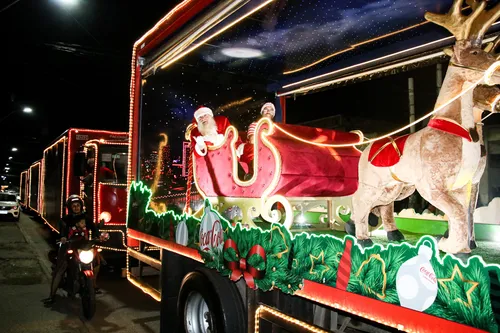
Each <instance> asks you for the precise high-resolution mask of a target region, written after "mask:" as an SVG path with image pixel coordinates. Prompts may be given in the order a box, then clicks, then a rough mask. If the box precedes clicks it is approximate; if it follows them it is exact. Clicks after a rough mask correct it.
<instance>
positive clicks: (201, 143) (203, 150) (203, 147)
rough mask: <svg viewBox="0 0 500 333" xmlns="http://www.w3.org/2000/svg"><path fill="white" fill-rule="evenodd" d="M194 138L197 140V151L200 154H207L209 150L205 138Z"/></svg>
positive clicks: (195, 147)
mask: <svg viewBox="0 0 500 333" xmlns="http://www.w3.org/2000/svg"><path fill="white" fill-rule="evenodd" d="M194 140H195V141H196V145H195V146H194V149H195V150H196V153H197V154H198V155H200V156H205V155H206V154H207V152H208V149H207V144H206V143H205V140H203V138H202V137H199V136H197V137H195V138H194Z"/></svg>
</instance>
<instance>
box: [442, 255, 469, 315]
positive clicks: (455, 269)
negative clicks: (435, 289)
mask: <svg viewBox="0 0 500 333" xmlns="http://www.w3.org/2000/svg"><path fill="white" fill-rule="evenodd" d="M457 274H458V277H459V278H460V280H462V282H463V283H470V284H471V285H472V286H471V287H470V288H469V290H467V292H466V293H465V294H466V295H467V302H464V301H463V300H461V299H460V298H456V299H455V302H460V303H463V304H464V305H465V306H467V307H471V306H472V298H471V294H472V292H473V291H474V289H476V288H477V286H478V285H479V282H476V281H471V280H466V279H464V276H463V275H462V271H461V270H460V268H459V267H458V265H456V264H455V266H454V267H453V272H452V273H451V276H450V277H449V278H444V279H438V282H439V284H440V285H441V286H442V287H443V288H444V289H446V290H448V291H449V289H448V287H447V286H446V284H445V282H452V281H454V280H455V275H457Z"/></svg>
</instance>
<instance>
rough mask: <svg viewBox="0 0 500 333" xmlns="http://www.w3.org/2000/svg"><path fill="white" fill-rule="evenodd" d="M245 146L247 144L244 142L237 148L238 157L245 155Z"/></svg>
mask: <svg viewBox="0 0 500 333" xmlns="http://www.w3.org/2000/svg"><path fill="white" fill-rule="evenodd" d="M244 148H245V144H244V143H242V144H240V145H239V146H238V148H237V149H236V156H237V157H238V158H240V156H241V155H243V149H244Z"/></svg>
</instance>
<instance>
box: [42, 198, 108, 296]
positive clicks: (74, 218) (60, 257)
mask: <svg viewBox="0 0 500 333" xmlns="http://www.w3.org/2000/svg"><path fill="white" fill-rule="evenodd" d="M66 208H67V209H68V214H66V215H65V216H63V217H62V218H61V221H60V226H59V231H60V236H61V246H60V247H59V250H58V253H57V262H56V268H55V270H54V272H53V274H52V283H51V286H50V296H49V297H48V298H46V299H45V300H44V302H45V303H46V304H52V303H54V301H55V295H56V292H57V289H58V287H59V284H60V283H61V279H62V278H63V276H64V273H65V271H66V269H67V267H68V261H67V257H68V255H67V250H68V247H67V245H66V242H67V240H68V234H69V233H70V230H72V228H73V227H75V225H76V223H77V222H79V221H81V220H82V219H84V220H85V227H86V230H90V231H91V232H92V234H93V235H96V236H99V237H101V238H103V236H102V235H101V234H100V232H99V230H98V229H97V227H96V225H95V224H94V222H93V221H92V220H91V219H89V218H88V216H87V215H86V212H85V211H84V209H83V208H84V205H83V200H82V198H80V196H78V195H76V194H72V195H70V196H69V197H68V200H66ZM98 258H99V256H97V260H98V261H99V259H98ZM98 270H99V262H98V263H97V265H96V268H95V271H96V273H97V271H98ZM94 278H97V274H94ZM94 283H95V281H94Z"/></svg>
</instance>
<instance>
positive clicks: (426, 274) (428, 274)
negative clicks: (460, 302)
mask: <svg viewBox="0 0 500 333" xmlns="http://www.w3.org/2000/svg"><path fill="white" fill-rule="evenodd" d="M420 273H422V274H423V276H424V277H425V278H426V279H427V280H428V281H429V282H432V283H437V280H436V275H435V274H434V273H432V272H429V271H428V270H426V269H425V267H423V266H422V267H420Z"/></svg>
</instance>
